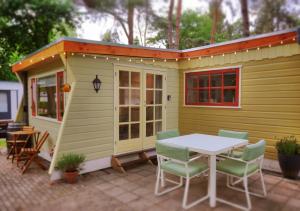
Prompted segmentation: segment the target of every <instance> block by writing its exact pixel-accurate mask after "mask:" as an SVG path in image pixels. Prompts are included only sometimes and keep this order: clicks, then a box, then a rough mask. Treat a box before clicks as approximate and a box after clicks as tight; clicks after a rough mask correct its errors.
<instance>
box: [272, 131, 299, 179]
mask: <svg viewBox="0 0 300 211" xmlns="http://www.w3.org/2000/svg"><path fill="white" fill-rule="evenodd" d="M276 148H277V152H278V160H279V165H280V168H281V171H282V173H283V176H284V177H286V178H290V179H297V177H298V174H299V171H300V145H299V144H297V139H296V137H294V136H287V137H283V138H282V139H280V140H279V141H278V142H277V143H276Z"/></svg>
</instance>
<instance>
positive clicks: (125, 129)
mask: <svg viewBox="0 0 300 211" xmlns="http://www.w3.org/2000/svg"><path fill="white" fill-rule="evenodd" d="M128 135H129V125H120V126H119V140H120V141H121V140H126V139H128V137H129V136H128Z"/></svg>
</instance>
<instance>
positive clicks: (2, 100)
mask: <svg viewBox="0 0 300 211" xmlns="http://www.w3.org/2000/svg"><path fill="white" fill-rule="evenodd" d="M7 95H8V94H7V93H0V112H8V96H7Z"/></svg>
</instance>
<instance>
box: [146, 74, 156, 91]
mask: <svg viewBox="0 0 300 211" xmlns="http://www.w3.org/2000/svg"><path fill="white" fill-rule="evenodd" d="M146 77H147V78H146V88H154V75H153V74H149V73H147V76H146Z"/></svg>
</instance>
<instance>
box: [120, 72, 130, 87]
mask: <svg viewBox="0 0 300 211" xmlns="http://www.w3.org/2000/svg"><path fill="white" fill-rule="evenodd" d="M119 86H121V87H128V86H129V72H128V71H120V72H119Z"/></svg>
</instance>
